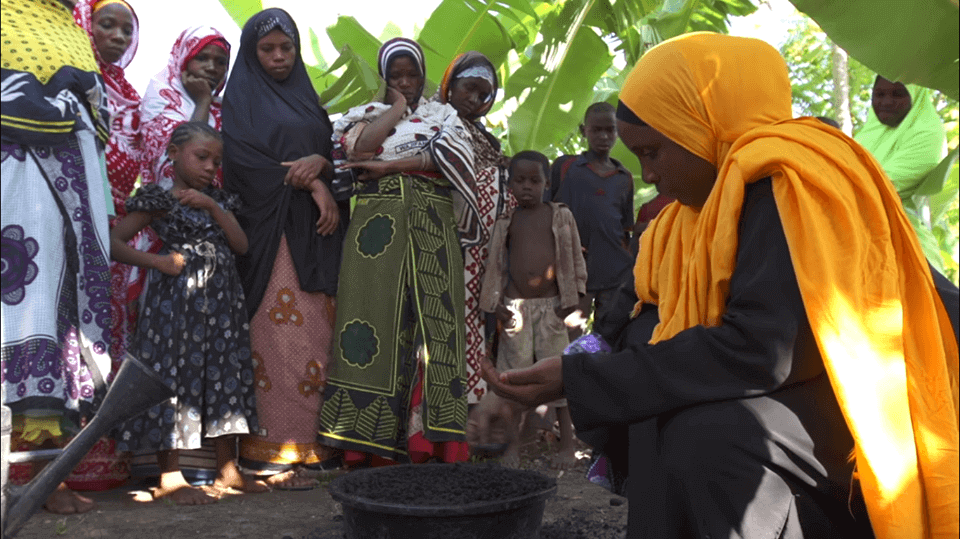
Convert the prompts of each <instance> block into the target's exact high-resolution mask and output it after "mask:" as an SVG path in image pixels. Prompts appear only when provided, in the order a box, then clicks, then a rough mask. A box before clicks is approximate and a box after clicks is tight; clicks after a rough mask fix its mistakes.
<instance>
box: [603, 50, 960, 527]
mask: <svg viewBox="0 0 960 539" xmlns="http://www.w3.org/2000/svg"><path fill="white" fill-rule="evenodd" d="M620 99H621V101H622V102H623V103H624V104H625V105H626V106H627V107H629V108H630V109H631V110H632V111H633V112H634V113H635V114H636V115H637V116H638V117H639V118H641V119H642V120H644V121H645V122H646V123H648V124H649V125H650V126H651V127H653V128H654V129H656V130H658V131H660V132H661V133H663V134H664V135H665V136H667V137H669V138H670V139H672V140H674V141H675V142H677V143H678V144H681V145H682V146H684V147H685V148H687V149H688V150H690V151H691V152H693V153H694V154H696V155H699V156H701V157H703V158H705V159H708V160H709V161H711V162H712V163H714V164H716V165H717V168H718V170H719V174H718V178H717V182H716V184H715V185H714V187H713V190H712V192H711V194H710V197H709V198H708V199H707V201H706V204H705V205H704V206H703V208H702V209H700V210H699V211H697V210H695V209H692V208H689V207H685V206H682V205H680V204H679V203H673V204H671V205H670V206H668V207H667V208H665V209H664V210H663V211H662V212H661V213H660V215H659V216H658V217H657V219H655V220H654V221H653V222H651V224H650V225H649V227H648V229H647V231H646V232H645V233H644V235H643V236H642V237H641V243H640V254H639V256H638V257H637V264H636V267H635V269H634V272H635V276H636V286H637V295H638V297H640V298H641V302H647V303H654V304H657V305H658V310H659V313H660V321H661V322H660V324H659V325H658V326H657V328H656V329H655V330H654V333H653V339H652V341H651V342H659V341H662V340H666V339H670V338H671V337H673V336H674V335H676V334H677V333H679V332H681V331H683V330H685V329H687V328H690V327H693V326H696V325H703V326H707V327H710V326H717V325H720V324H721V323H722V320H723V315H724V312H725V305H726V299H727V292H728V286H729V282H730V278H731V276H732V274H733V272H734V270H735V269H736V267H735V266H736V256H737V247H738V228H739V219H740V213H741V210H742V205H743V197H744V193H745V188H746V185H747V184H749V183H752V182H754V181H757V180H759V179H761V178H765V177H772V179H773V193H774V198H775V200H776V204H777V210H778V212H779V214H780V219H781V221H782V222H783V229H784V233H785V234H786V238H787V244H788V246H789V249H790V257H791V259H792V261H793V265H794V269H795V271H796V275H797V283H798V285H799V288H800V292H801V295H802V297H803V303H804V309H805V311H806V313H807V317H808V319H809V321H810V326H811V329H812V330H813V334H814V336H815V338H816V340H817V344H818V347H819V349H820V352H821V355H822V356H823V361H824V366H825V368H826V371H827V373H828V375H829V377H830V381H831V384H832V386H833V388H834V392H835V394H836V396H837V400H838V402H839V404H840V407H841V409H842V410H843V412H844V416H845V418H846V421H847V425H848V426H849V428H850V431H851V433H852V434H853V437H854V440H855V442H856V448H855V451H856V453H855V454H856V459H857V467H858V470H859V474H860V479H861V482H862V486H863V491H864V497H865V500H866V504H867V509H868V512H869V514H870V522H871V524H872V526H873V528H874V532H875V533H876V536H877V537H878V539H893V538H896V539H901V538H925V537H956V536H957V534H958V531H960V530H958V528H960V525H958V506H960V505H958V492H957V487H958V459H957V457H958V427H957V423H958V397H957V376H958V355H957V343H956V340H955V339H954V333H953V330H952V327H951V325H950V321H949V318H948V316H947V313H946V311H945V310H944V307H943V303H942V302H941V301H940V299H939V296H938V294H937V292H936V290H935V288H934V285H933V280H932V276H931V274H930V270H929V267H928V265H927V261H926V259H925V258H924V257H923V252H922V250H921V248H920V244H919V241H918V240H917V236H916V234H915V233H914V231H913V229H912V227H911V226H910V223H909V221H908V220H907V217H906V214H905V213H904V211H903V208H902V206H901V205H900V200H899V197H898V196H897V193H896V192H895V191H894V189H893V187H892V185H891V183H890V180H889V179H888V178H887V177H886V175H885V174H884V172H883V170H882V168H881V167H880V166H879V164H878V163H877V162H876V160H875V159H874V158H873V157H872V156H871V155H870V154H869V152H867V151H866V150H864V149H863V148H862V147H861V146H860V145H859V144H857V143H856V142H854V141H853V139H851V138H849V137H847V136H845V135H843V134H842V133H841V132H840V131H838V130H836V129H832V128H829V127H828V126H826V125H824V124H822V123H821V122H819V121H817V120H815V119H813V118H800V119H796V120H792V119H790V84H789V80H788V78H787V69H786V65H785V63H784V62H783V59H782V58H780V57H779V55H778V54H777V53H776V51H775V50H773V49H772V48H771V47H770V46H769V45H767V44H766V43H763V42H761V41H758V40H754V39H749V38H739V37H732V36H723V35H716V34H703V33H699V34H688V35H685V36H681V37H679V38H675V39H673V40H669V41H666V42H664V43H663V44H661V45H659V46H657V47H655V48H653V49H651V50H650V51H649V52H648V53H647V54H646V55H645V56H644V57H643V58H642V59H641V60H640V62H639V63H638V64H637V66H636V68H635V69H634V70H633V72H631V74H630V76H629V77H628V78H627V81H626V83H625V84H624V89H623V91H622V93H621V95H620ZM756 256H763V253H756Z"/></svg>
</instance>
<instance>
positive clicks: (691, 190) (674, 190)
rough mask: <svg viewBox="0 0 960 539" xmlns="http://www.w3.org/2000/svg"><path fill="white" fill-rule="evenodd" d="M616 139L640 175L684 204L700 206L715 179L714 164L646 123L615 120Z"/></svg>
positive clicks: (659, 190) (665, 193)
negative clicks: (632, 157)
mask: <svg viewBox="0 0 960 539" xmlns="http://www.w3.org/2000/svg"><path fill="white" fill-rule="evenodd" d="M617 130H618V131H619V133H620V140H622V141H623V143H624V145H626V147H627V149H629V150H630V151H631V152H633V154H634V155H636V156H637V158H638V159H639V160H640V166H641V167H642V169H643V173H642V178H643V181H645V182H646V183H649V184H652V185H655V186H656V187H657V191H658V192H659V193H660V194H662V195H665V196H668V197H671V198H675V199H677V200H678V201H679V202H680V203H681V204H683V205H685V206H691V207H694V208H702V207H703V205H704V204H705V203H706V202H707V198H708V197H709V196H710V191H711V190H713V184H714V183H716V181H717V167H715V166H714V165H713V163H710V162H709V161H707V160H706V159H704V158H702V157H700V156H698V155H695V154H693V153H691V152H690V151H689V150H687V149H686V148H684V147H683V146H680V145H679V144H677V143H676V142H674V141H673V140H671V139H669V138H667V136H665V135H664V134H662V133H660V132H659V131H657V130H656V129H654V128H652V127H650V126H649V125H636V124H632V123H628V122H624V121H622V120H618V121H617Z"/></svg>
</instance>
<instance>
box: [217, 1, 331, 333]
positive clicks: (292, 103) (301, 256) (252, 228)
mask: <svg viewBox="0 0 960 539" xmlns="http://www.w3.org/2000/svg"><path fill="white" fill-rule="evenodd" d="M274 29H280V30H281V31H282V32H283V33H284V34H286V35H287V36H288V37H290V39H292V40H293V42H294V45H295V47H296V60H295V63H294V66H293V70H292V71H291V73H290V75H289V76H288V77H287V78H286V79H285V80H283V81H280V82H277V81H275V80H274V79H273V77H271V76H270V75H269V74H268V73H267V72H265V71H264V70H263V68H262V67H261V65H260V61H259V59H258V58H257V43H258V42H259V40H260V39H261V38H263V37H264V36H266V35H267V34H268V33H270V32H271V31H273V30H274ZM332 132H333V127H332V125H331V124H330V119H329V117H328V116H327V113H326V111H325V110H324V109H323V107H321V106H320V99H319V97H318V96H317V92H316V90H314V88H313V85H312V84H311V82H310V77H309V75H308V74H307V70H306V67H305V66H304V64H303V59H302V58H301V57H300V38H299V33H298V32H297V25H296V23H295V22H294V21H293V19H292V18H291V17H290V15H289V14H287V12H286V11H284V10H282V9H276V8H272V9H265V10H263V11H261V12H260V13H257V14H256V15H254V16H253V17H251V18H250V20H248V21H247V23H246V24H245V25H244V26H243V33H242V34H241V36H240V52H239V54H238V58H237V63H236V66H235V67H234V68H233V71H232V73H231V74H230V79H229V81H228V83H227V88H226V92H225V93H224V96H223V178H224V187H225V188H226V189H227V190H229V191H232V192H235V193H237V194H239V195H240V198H241V201H242V203H243V206H242V208H241V209H240V211H239V212H237V218H238V220H239V221H240V225H241V226H242V227H243V230H244V232H246V234H247V237H248V239H249V243H250V248H249V251H248V252H247V254H246V255H243V256H238V257H237V269H238V270H239V272H240V277H241V279H242V280H243V288H244V292H245V293H246V296H247V310H248V312H249V313H250V316H251V318H252V317H253V315H254V313H256V311H257V309H258V307H259V306H260V302H261V301H262V300H263V295H264V292H265V291H266V288H267V284H268V282H269V281H270V275H271V273H272V270H273V265H274V261H275V259H276V256H277V250H278V248H279V245H280V237H281V235H284V234H285V235H286V238H287V244H288V245H289V248H290V255H291V257H292V258H293V265H294V267H295V268H296V271H297V277H298V278H299V281H300V289H301V290H303V291H306V292H323V293H325V294H328V295H336V293H337V278H338V274H339V271H340V254H341V247H342V243H343V238H344V235H345V232H346V229H347V221H348V216H349V206H348V205H347V204H346V203H341V204H340V224H339V226H338V227H337V230H336V231H335V232H334V233H333V234H331V235H330V236H321V235H319V234H317V231H316V228H317V227H316V222H317V219H319V217H320V212H319V210H318V209H317V206H316V204H315V203H314V202H313V199H312V198H311V196H310V193H309V192H307V191H304V190H300V189H296V188H294V187H292V186H289V185H284V183H283V178H284V176H285V175H286V174H287V171H288V168H287V167H284V166H281V165H280V163H282V162H284V161H294V160H296V159H299V158H301V157H306V156H308V155H311V154H319V155H321V156H323V157H325V158H326V159H327V160H330V161H332V157H331V155H330V152H331V150H332V147H333V146H332V142H331V140H330V136H331V134H332ZM323 180H324V181H326V182H328V185H329V180H328V179H325V178H324V179H323Z"/></svg>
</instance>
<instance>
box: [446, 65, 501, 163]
mask: <svg viewBox="0 0 960 539" xmlns="http://www.w3.org/2000/svg"><path fill="white" fill-rule="evenodd" d="M466 77H479V78H482V79H485V80H487V81H489V82H490V86H491V87H492V88H491V92H490V96H489V97H488V98H487V102H486V105H485V106H483V107H481V108H480V110H479V111H477V112H476V113H475V115H474V117H473V118H469V120H476V119H477V118H480V117H482V116H484V115H486V114H487V112H489V111H490V108H491V107H493V101H494V99H496V95H497V90H498V89H499V88H500V84H499V81H498V79H497V70H496V69H495V68H494V67H493V63H492V62H491V61H490V60H489V59H488V58H487V57H486V56H484V55H483V54H481V53H479V52H477V51H467V52H465V53H463V54H461V55H460V56H457V57H456V58H454V60H453V61H452V62H450V65H449V66H447V70H446V71H445V72H444V74H443V80H441V81H440V90H439V94H440V102H441V103H449V102H450V92H451V90H452V89H453V81H455V80H457V79H462V78H466ZM497 147H498V148H499V144H498V145H497Z"/></svg>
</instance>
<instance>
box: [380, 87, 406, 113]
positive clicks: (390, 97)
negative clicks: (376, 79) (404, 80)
mask: <svg viewBox="0 0 960 539" xmlns="http://www.w3.org/2000/svg"><path fill="white" fill-rule="evenodd" d="M383 102H384V103H386V104H387V105H393V106H395V107H400V108H401V109H402V110H407V98H406V97H404V96H403V94H401V93H400V91H399V90H397V89H396V88H394V87H393V86H387V93H385V94H384V95H383Z"/></svg>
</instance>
